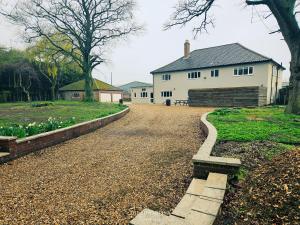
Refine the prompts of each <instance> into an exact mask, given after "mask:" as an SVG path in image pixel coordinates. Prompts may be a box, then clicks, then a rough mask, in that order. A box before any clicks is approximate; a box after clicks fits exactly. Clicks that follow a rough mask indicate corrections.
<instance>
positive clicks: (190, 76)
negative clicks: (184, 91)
mask: <svg viewBox="0 0 300 225" xmlns="http://www.w3.org/2000/svg"><path fill="white" fill-rule="evenodd" d="M200 77H201V72H199V71H198V72H191V73H188V79H197V78H200Z"/></svg>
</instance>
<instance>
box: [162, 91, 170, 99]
mask: <svg viewBox="0 0 300 225" xmlns="http://www.w3.org/2000/svg"><path fill="white" fill-rule="evenodd" d="M161 97H163V98H169V97H172V91H162V92H161Z"/></svg>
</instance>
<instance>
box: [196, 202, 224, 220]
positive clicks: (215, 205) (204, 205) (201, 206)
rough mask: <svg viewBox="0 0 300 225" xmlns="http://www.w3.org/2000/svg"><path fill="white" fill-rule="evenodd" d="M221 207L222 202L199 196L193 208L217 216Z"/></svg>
mask: <svg viewBox="0 0 300 225" xmlns="http://www.w3.org/2000/svg"><path fill="white" fill-rule="evenodd" d="M220 207H221V203H220V202H215V201H210V200H206V199H201V198H197V199H196V201H195V203H194V206H193V210H195V211H198V212H202V213H205V214H208V215H211V216H215V217H216V216H217V215H218V213H219V210H220Z"/></svg>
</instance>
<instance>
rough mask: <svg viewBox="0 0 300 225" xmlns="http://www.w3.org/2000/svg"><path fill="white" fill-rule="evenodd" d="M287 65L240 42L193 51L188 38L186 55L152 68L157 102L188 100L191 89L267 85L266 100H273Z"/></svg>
mask: <svg viewBox="0 0 300 225" xmlns="http://www.w3.org/2000/svg"><path fill="white" fill-rule="evenodd" d="M284 69H285V68H284V67H282V65H280V64H279V63H277V62H275V61H274V60H273V59H271V58H268V57H266V56H263V55H261V54H259V53H257V52H254V51H252V50H250V49H248V48H246V47H244V46H243V45H241V44H239V43H233V44H227V45H222V46H216V47H210V48H204V49H199V50H195V51H192V52H190V43H189V42H188V41H186V42H185V44H184V56H183V57H181V58H180V59H178V60H176V61H174V62H172V63H170V64H168V65H166V66H163V67H161V68H159V69H157V70H154V71H152V72H151V74H152V75H153V92H154V103H164V102H165V101H166V99H171V101H172V102H173V103H174V101H175V100H187V99H188V98H189V95H188V92H189V90H191V89H208V88H238V87H265V90H266V97H265V99H266V100H265V104H270V103H272V102H273V101H274V100H275V95H276V92H277V93H278V90H279V89H280V88H281V86H282V71H283V70H284Z"/></svg>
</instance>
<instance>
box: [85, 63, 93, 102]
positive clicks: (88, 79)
mask: <svg viewBox="0 0 300 225" xmlns="http://www.w3.org/2000/svg"><path fill="white" fill-rule="evenodd" d="M83 75H84V79H85V85H84V91H85V96H84V100H85V101H88V102H92V101H94V93H93V77H92V70H91V66H90V62H89V60H88V59H87V60H85V63H84V69H83Z"/></svg>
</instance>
